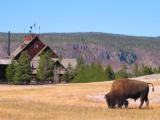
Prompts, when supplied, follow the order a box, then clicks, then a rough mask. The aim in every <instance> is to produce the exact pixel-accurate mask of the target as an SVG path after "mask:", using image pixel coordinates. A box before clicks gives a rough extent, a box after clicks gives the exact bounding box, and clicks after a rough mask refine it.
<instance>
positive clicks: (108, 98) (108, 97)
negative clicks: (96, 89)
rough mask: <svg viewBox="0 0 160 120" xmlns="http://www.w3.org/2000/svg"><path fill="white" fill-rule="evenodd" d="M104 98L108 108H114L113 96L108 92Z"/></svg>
mask: <svg viewBox="0 0 160 120" xmlns="http://www.w3.org/2000/svg"><path fill="white" fill-rule="evenodd" d="M104 98H105V99H106V103H107V105H108V107H109V108H114V107H115V106H116V103H115V100H114V97H113V95H112V94H111V93H110V92H109V93H108V94H106V95H105V97H104Z"/></svg>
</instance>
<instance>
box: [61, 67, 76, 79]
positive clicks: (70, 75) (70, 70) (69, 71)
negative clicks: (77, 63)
mask: <svg viewBox="0 0 160 120" xmlns="http://www.w3.org/2000/svg"><path fill="white" fill-rule="evenodd" d="M73 78H74V70H73V68H72V65H71V64H69V65H68V67H67V68H66V72H65V74H64V75H63V80H64V81H66V82H70V81H71V80H72V79H73Z"/></svg>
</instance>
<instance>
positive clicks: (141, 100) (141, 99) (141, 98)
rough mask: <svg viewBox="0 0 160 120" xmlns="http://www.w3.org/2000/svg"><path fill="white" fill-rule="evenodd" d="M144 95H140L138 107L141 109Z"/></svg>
mask: <svg viewBox="0 0 160 120" xmlns="http://www.w3.org/2000/svg"><path fill="white" fill-rule="evenodd" d="M144 100H145V99H144V97H140V105H139V109H141V108H142V105H143V103H144Z"/></svg>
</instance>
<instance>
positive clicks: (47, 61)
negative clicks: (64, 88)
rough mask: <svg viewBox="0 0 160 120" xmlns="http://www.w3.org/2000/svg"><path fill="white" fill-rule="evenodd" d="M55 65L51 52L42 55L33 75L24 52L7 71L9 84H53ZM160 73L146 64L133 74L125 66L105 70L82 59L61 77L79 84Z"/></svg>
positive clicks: (137, 66)
mask: <svg viewBox="0 0 160 120" xmlns="http://www.w3.org/2000/svg"><path fill="white" fill-rule="evenodd" d="M55 67H56V66H55V64H54V63H53V62H52V60H51V53H50V52H49V51H46V52H44V53H43V54H41V55H40V60H39V64H38V68H37V70H36V74H33V71H32V70H34V69H33V66H32V65H30V60H29V56H28V54H27V53H26V52H22V53H21V55H20V57H19V59H18V60H12V63H11V64H10V65H9V66H8V67H7V69H6V78H7V80H8V81H7V82H8V83H13V84H30V83H31V82H32V81H34V82H35V83H36V84H44V83H48V82H49V81H50V82H53V79H54V75H55V74H54V69H55ZM154 73H160V67H159V68H152V67H148V66H145V65H144V64H141V65H139V64H135V65H134V68H133V70H132V72H128V70H127V67H126V65H125V64H123V65H122V66H121V69H120V70H119V71H114V70H113V68H112V66H110V65H108V66H107V67H106V68H105V69H104V68H103V66H102V65H101V64H100V63H92V64H90V65H88V64H86V63H84V61H83V59H82V58H79V59H77V65H76V67H75V68H73V67H72V65H71V64H69V65H68V67H67V68H66V69H65V73H64V74H63V75H62V76H61V81H65V82H67V83H68V82H71V83H79V82H81V83H82V82H98V81H109V80H119V79H124V78H128V77H138V76H143V75H150V74H154Z"/></svg>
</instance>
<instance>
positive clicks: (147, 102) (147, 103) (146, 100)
mask: <svg viewBox="0 0 160 120" xmlns="http://www.w3.org/2000/svg"><path fill="white" fill-rule="evenodd" d="M145 102H146V107H147V108H148V107H149V99H148V97H146V98H145Z"/></svg>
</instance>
